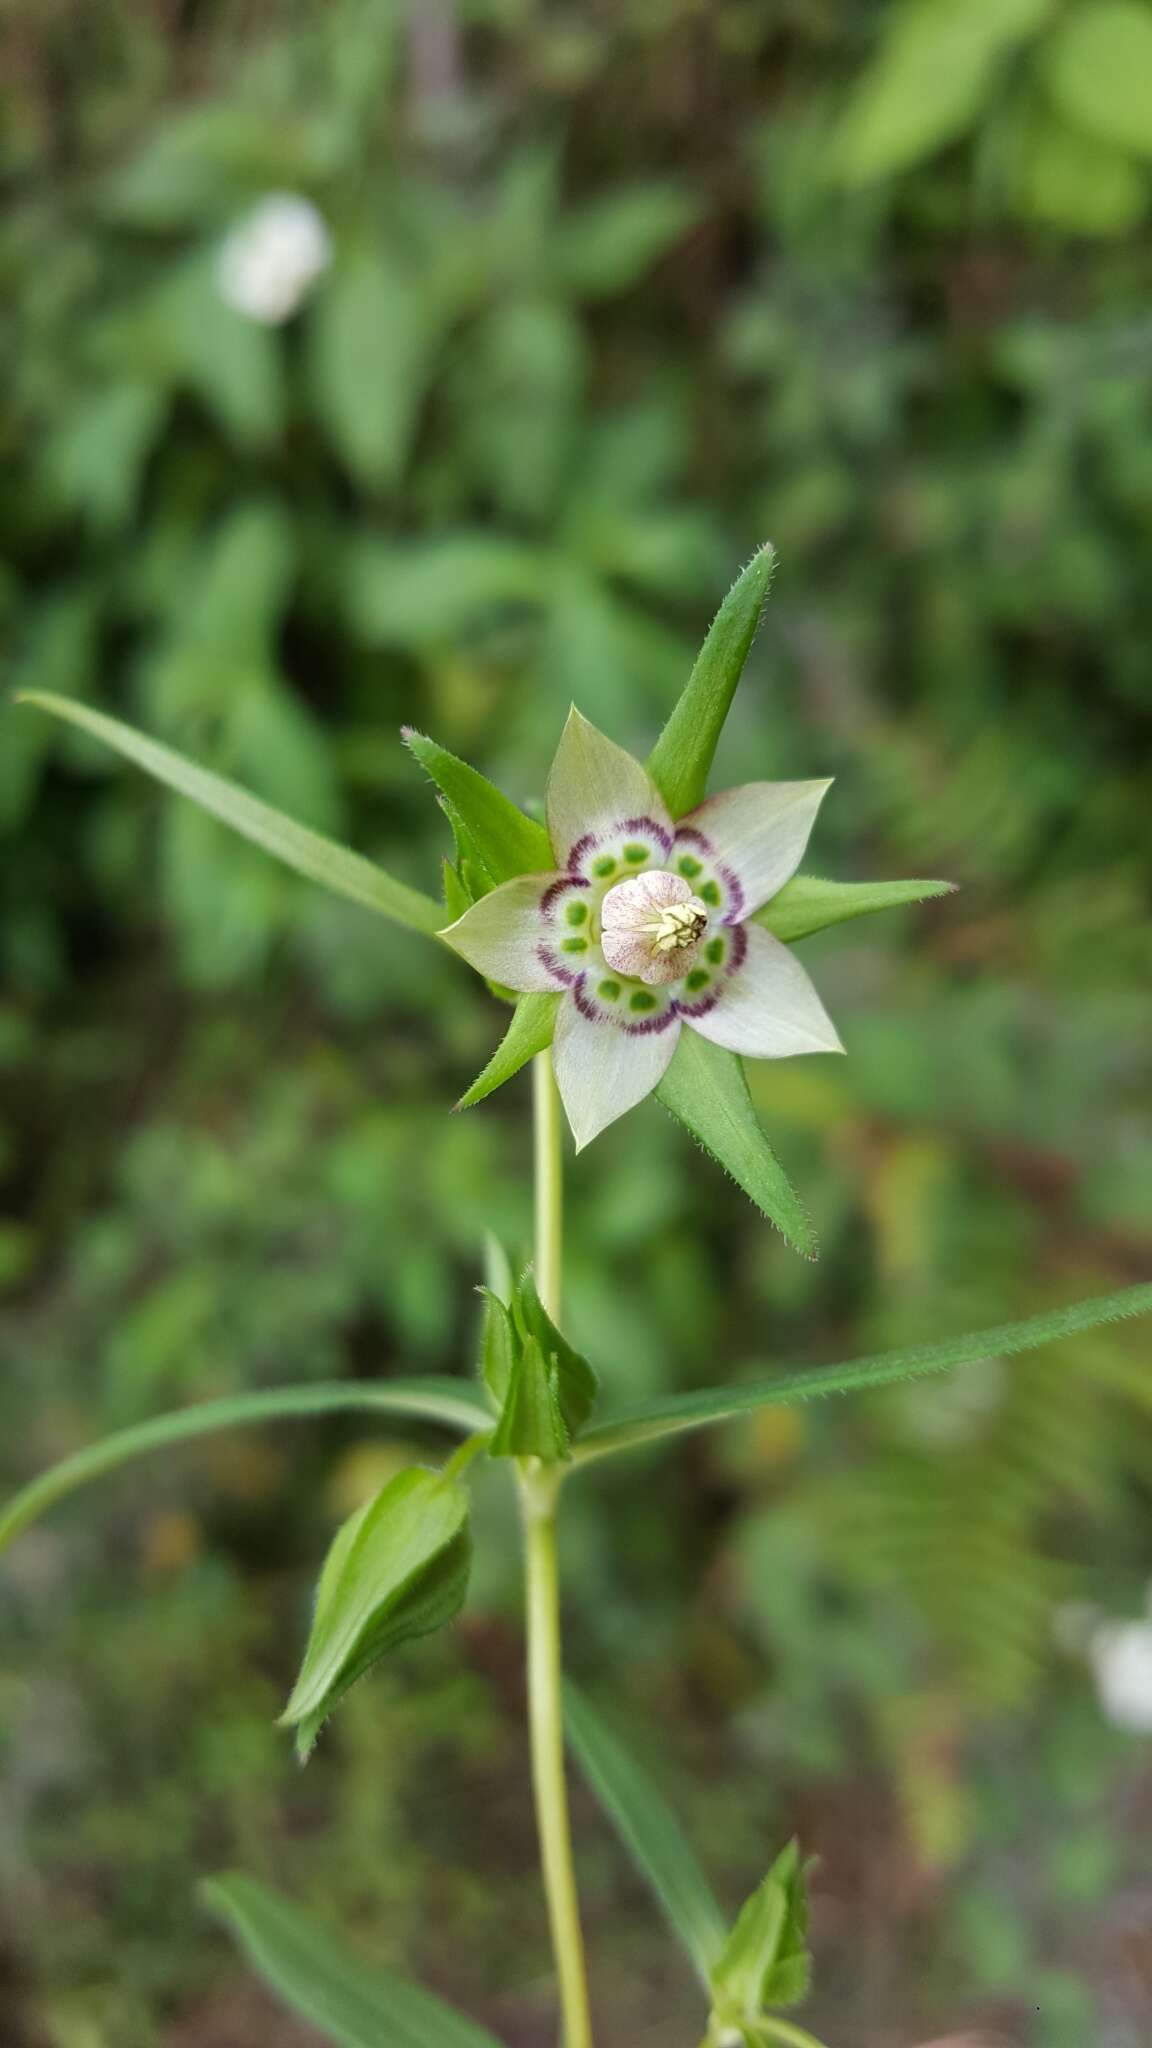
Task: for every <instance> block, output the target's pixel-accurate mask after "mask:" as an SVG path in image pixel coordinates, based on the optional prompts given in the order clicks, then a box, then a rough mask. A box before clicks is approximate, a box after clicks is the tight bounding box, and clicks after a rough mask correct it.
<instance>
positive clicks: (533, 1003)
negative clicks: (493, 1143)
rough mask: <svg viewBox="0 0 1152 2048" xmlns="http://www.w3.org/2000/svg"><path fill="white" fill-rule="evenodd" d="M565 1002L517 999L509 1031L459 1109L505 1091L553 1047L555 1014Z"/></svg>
mask: <svg viewBox="0 0 1152 2048" xmlns="http://www.w3.org/2000/svg"><path fill="white" fill-rule="evenodd" d="M562 1000H563V998H562V996H561V995H559V994H557V995H550V994H544V995H532V996H517V997H516V1008H515V1010H514V1011H513V1013H512V1021H511V1023H510V1024H509V1026H508V1029H507V1031H506V1032H505V1033H504V1036H503V1038H502V1039H501V1040H500V1043H499V1045H498V1046H497V1048H496V1050H495V1052H494V1053H493V1055H492V1057H491V1059H490V1060H489V1062H488V1064H487V1066H486V1067H485V1068H484V1070H483V1072H482V1073H481V1074H478V1075H477V1077H476V1079H475V1080H474V1081H473V1083H472V1086H471V1087H470V1088H469V1089H468V1090H467V1091H466V1092H465V1094H463V1095H462V1096H461V1097H460V1100H459V1102H458V1103H457V1104H456V1107H457V1109H471V1108H472V1107H473V1106H474V1104H475V1103H477V1102H483V1100H484V1097H485V1096H486V1095H491V1094H492V1091H493V1089H495V1088H502V1087H503V1085H504V1083H505V1081H510V1080H511V1079H512V1076H513V1075H514V1074H518V1073H519V1072H520V1069H521V1067H524V1066H527V1064H528V1061H529V1060H530V1059H534V1058H535V1056H536V1054H537V1053H538V1052H544V1051H545V1049H546V1048H547V1047H548V1046H550V1045H551V1043H552V1038H553V1034H554V1032H555V1030H556V1012H557V1011H558V1009H559V1007H560V1004H561V1001H562Z"/></svg>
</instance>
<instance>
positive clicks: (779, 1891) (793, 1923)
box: [711, 1842, 812, 2028]
mask: <svg viewBox="0 0 1152 2048" xmlns="http://www.w3.org/2000/svg"><path fill="white" fill-rule="evenodd" d="M811 1981H812V1958H811V1956H810V1955H809V1953H808V1896H807V1890H806V1886H805V1880H804V1866H803V1864H802V1863H801V1861H800V1850H799V1846H798V1845H797V1843H795V1842H789V1844H788V1846H787V1848H786V1849H782V1850H781V1852H780V1854H779V1856H778V1857H777V1858H776V1861H775V1863H774V1864H773V1865H772V1868H771V1870H770V1871H769V1872H768V1875H767V1877H766V1878H765V1879H764V1881H763V1883H762V1884H761V1885H759V1886H758V1887H757V1889H756V1890H755V1891H754V1892H753V1894H752V1896H751V1898H750V1899H749V1900H748V1901H747V1903H746V1904H745V1905H744V1907H743V1908H742V1909H741V1912H740V1916H739V1918H738V1920H737V1922H736V1925H735V1926H734V1928H733V1929H732V1932H731V1934H730V1935H729V1936H728V1939H727V1941H726V1942H725V1944H724V1949H723V1953H722V1954H721V1955H720V1956H719V1958H718V1959H717V1961H716V1963H715V1965H714V1967H713V1970H712V1977H711V1987H712V2001H713V2012H714V2014H715V2016H716V2018H717V2019H718V2020H719V2021H720V2022H721V2024H722V2025H726V2026H730V2027H741V2028H742V2027H745V2026H749V2025H751V2026H754V2025H755V2024H756V2023H757V2022H758V2021H759V2020H761V2019H762V2018H763V2017H764V2016H765V2014H766V2013H767V2012H768V2011H769V2010H770V2009H771V2007H772V2006H777V2005H783V2006H789V2005H799V2003H800V2001H801V1999H802V1998H805V1997H807V1994H808V1990H809V1986H810V1984H811Z"/></svg>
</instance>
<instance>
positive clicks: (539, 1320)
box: [512, 1267, 599, 1438]
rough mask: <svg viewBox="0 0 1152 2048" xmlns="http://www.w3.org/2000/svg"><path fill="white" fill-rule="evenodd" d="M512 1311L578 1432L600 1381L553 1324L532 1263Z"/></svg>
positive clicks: (571, 1426) (519, 1284) (566, 1420)
mask: <svg viewBox="0 0 1152 2048" xmlns="http://www.w3.org/2000/svg"><path fill="white" fill-rule="evenodd" d="M512 1313H513V1316H514V1317H515V1319H516V1322H517V1324H518V1326H519V1328H520V1330H521V1332H522V1333H523V1335H524V1336H525V1337H526V1338H528V1339H529V1340H535V1342H536V1343H537V1344H538V1345H539V1346H540V1350H541V1353H542V1355H543V1358H544V1360H545V1363H546V1364H547V1366H548V1368H549V1371H550V1373H551V1374H552V1376H553V1378H554V1380H555V1384H556V1395H557V1399H558V1401H559V1403H560V1413H561V1415H562V1416H563V1417H564V1424H565V1428H566V1429H567V1432H568V1434H569V1436H570V1437H573V1438H574V1437H576V1436H578V1435H579V1433H580V1431H581V1430H582V1429H583V1427H584V1424H585V1423H586V1422H587V1420H588V1417H589V1416H590V1415H591V1413H592V1410H593V1408H594V1407H595V1406H596V1395H597V1393H598V1392H599V1381H598V1380H597V1378H596V1375H595V1373H594V1372H593V1370H592V1367H591V1366H590V1365H589V1363H588V1360H587V1359H586V1358H585V1357H584V1356H583V1355H582V1354H581V1353H580V1352H579V1351H577V1350H576V1349H575V1348H574V1346H573V1345H571V1344H570V1343H569V1342H568V1339H567V1337H565V1336H564V1335H563V1334H562V1333H561V1332H560V1331H559V1330H558V1329H557V1328H556V1325H555V1323H554V1322H553V1321H552V1318H551V1316H550V1315H549V1314H548V1311H547V1309H546V1308H545V1306H544V1304H543V1302H542V1301H541V1299H540V1296H539V1295H538V1293H537V1292H536V1276H535V1274H534V1273H533V1272H532V1269H531V1267H529V1269H528V1271H527V1272H526V1273H525V1274H524V1275H523V1276H522V1278H521V1279H520V1280H519V1281H518V1282H517V1283H516V1286H515V1289H514V1291H513V1295H512Z"/></svg>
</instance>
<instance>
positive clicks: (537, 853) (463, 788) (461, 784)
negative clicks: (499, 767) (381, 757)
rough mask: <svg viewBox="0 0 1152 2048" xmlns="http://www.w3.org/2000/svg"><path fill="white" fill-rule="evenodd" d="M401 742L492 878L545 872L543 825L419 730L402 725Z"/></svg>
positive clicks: (547, 843)
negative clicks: (445, 803) (448, 806)
mask: <svg viewBox="0 0 1152 2048" xmlns="http://www.w3.org/2000/svg"><path fill="white" fill-rule="evenodd" d="M404 743H405V745H406V746H407V747H408V748H409V749H410V750H411V752H412V753H413V754H415V756H416V759H417V760H418V761H419V763H420V766H421V767H422V768H423V769H424V770H425V772H426V773H427V774H428V775H430V776H431V778H432V780H433V782H434V783H435V784H436V787H437V788H438V789H439V790H441V791H442V792H443V794H444V795H445V796H446V797H447V799H448V801H449V803H450V804H451V805H452V808H453V810H454V811H456V812H457V813H458V814H459V817H460V818H461V820H462V821H463V824H464V828H465V830H466V831H467V833H468V835H469V837H470V839H471V840H472V841H473V842H474V844H475V847H476V851H477V853H478V854H479V856H480V859H481V860H482V861H483V863H484V865H485V867H486V868H487V869H488V871H489V873H490V874H491V875H492V876H493V878H494V879H495V880H496V881H497V882H510V881H511V880H512V878H513V876H514V875H525V874H541V873H547V871H548V870H549V869H551V868H554V867H555V865H556V861H555V857H554V855H553V852H552V842H551V840H550V839H549V837H548V834H547V832H546V831H545V830H544V827H543V825H539V824H537V822H536V820H535V818H529V817H527V816H526V815H525V813H524V812H523V811H522V810H521V809H520V808H519V806H518V805H517V804H514V803H513V802H512V799H511V797H507V796H505V795H504V792H503V790H501V789H497V787H496V785H495V783H494V782H489V780H488V777H487V776H486V775H481V773H480V771H479V769H478V768H471V767H469V765H468V763H467V761H461V760H459V759H458V758H457V756H456V755H455V754H450V753H449V752H448V749H447V747H441V746H438V745H437V743H436V741H435V740H430V739H426V738H425V736H424V734H423V733H420V732H412V731H411V730H410V729H406V730H405V733H404Z"/></svg>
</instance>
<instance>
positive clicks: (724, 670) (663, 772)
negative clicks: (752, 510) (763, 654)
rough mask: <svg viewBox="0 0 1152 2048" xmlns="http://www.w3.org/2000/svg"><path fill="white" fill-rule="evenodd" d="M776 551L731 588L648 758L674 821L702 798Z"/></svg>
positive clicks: (766, 552) (760, 557)
mask: <svg viewBox="0 0 1152 2048" xmlns="http://www.w3.org/2000/svg"><path fill="white" fill-rule="evenodd" d="M775 570H776V551H775V549H774V548H773V546H772V544H771V542H767V543H766V544H765V545H764V547H762V548H761V549H760V551H759V553H758V554H756V555H753V557H752V560H751V561H750V562H749V564H748V567H747V568H746V569H745V570H744V571H743V574H742V575H740V576H739V577H738V578H737V580H736V582H735V583H734V584H733V585H732V588H731V590H730V591H729V592H728V595H727V597H726V598H725V599H724V602H723V604H722V605H721V607H720V609H719V611H718V612H717V614H716V617H715V618H714V619H713V621H712V624H711V627H710V628H709V632H708V638H707V639H706V640H705V642H704V645H703V647H702V648H701V649H700V652H699V654H698V655H697V657H696V665H695V667H694V668H693V670H692V673H691V675H690V676H689V678H688V681H687V683H686V684H685V686H684V690H683V692H682V694H681V696H680V699H679V701H678V703H677V705H676V708H675V710H674V711H673V713H672V716H671V718H670V719H669V720H668V723H667V725H666V726H665V727H664V730H663V732H662V733H661V735H660V737H659V739H658V740H657V742H656V745H655V746H654V748H653V749H652V753H651V754H650V756H649V759H648V773H649V774H650V775H651V777H652V780H653V782H654V783H655V784H656V787H657V789H658V790H659V791H660V794H661V796H662V797H663V798H664V801H665V803H666V804H667V806H668V808H669V810H670V811H671V813H672V816H673V817H674V818H682V817H683V816H684V813H685V812H686V811H691V810H694V809H695V807H696V805H697V804H698V803H700V801H701V800H702V798H703V796H704V792H705V789H706V787H707V783H708V771H709V769H710V768H711V766H712V762H713V758H714V756H715V753H716V743H717V741H718V740H719V738H720V734H721V731H722V730H723V726H724V720H725V719H726V718H727V716H728V712H729V709H730V707H731V703H732V699H733V697H734V696H735V694H736V685H737V683H738V682H739V681H740V677H741V675H742V674H743V672H744V663H745V662H746V661H747V659H748V653H749V649H750V648H751V646H752V642H753V640H754V639H755V638H756V633H757V629H758V628H759V625H760V620H761V618H762V616H763V613H764V606H765V604H766V603H767V600H768V591H769V588H770V587H771V583H772V578H773V575H774V574H775Z"/></svg>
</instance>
